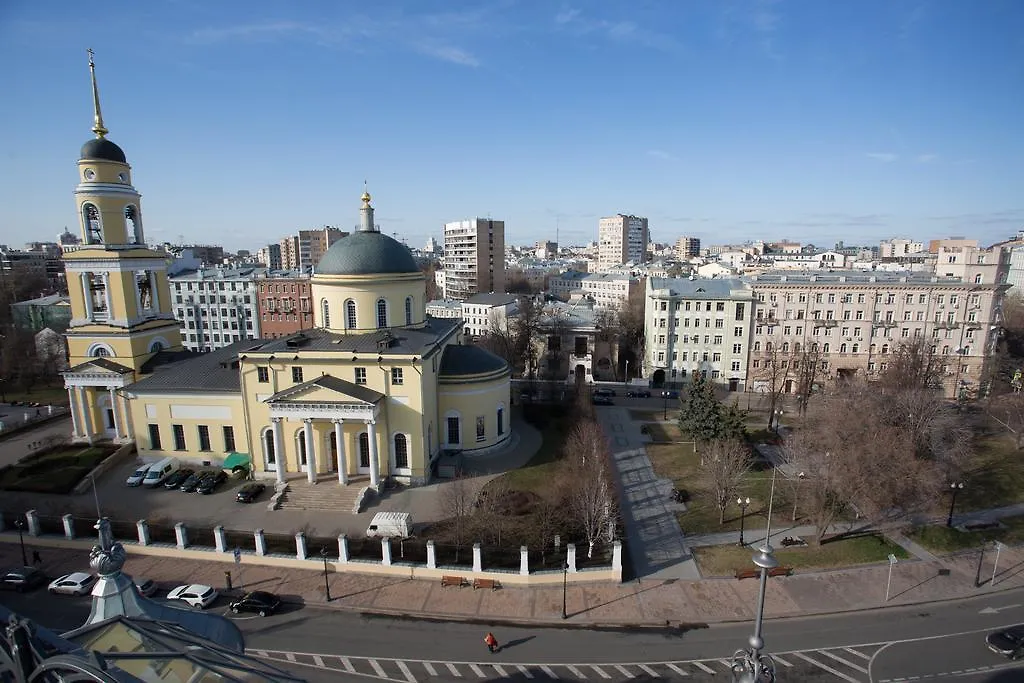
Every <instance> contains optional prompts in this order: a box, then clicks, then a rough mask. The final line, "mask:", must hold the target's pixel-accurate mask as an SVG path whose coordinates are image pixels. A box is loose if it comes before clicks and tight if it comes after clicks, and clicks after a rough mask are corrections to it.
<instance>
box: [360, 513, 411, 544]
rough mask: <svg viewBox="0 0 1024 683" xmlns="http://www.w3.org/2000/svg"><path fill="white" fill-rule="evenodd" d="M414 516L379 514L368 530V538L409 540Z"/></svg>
mask: <svg viewBox="0 0 1024 683" xmlns="http://www.w3.org/2000/svg"><path fill="white" fill-rule="evenodd" d="M410 536H412V515H411V514H409V513H408V512H378V513H377V514H375V515H374V516H373V520H372V521H371V522H370V526H369V527H368V528H367V529H366V537H367V538H385V537H386V538H409V537H410Z"/></svg>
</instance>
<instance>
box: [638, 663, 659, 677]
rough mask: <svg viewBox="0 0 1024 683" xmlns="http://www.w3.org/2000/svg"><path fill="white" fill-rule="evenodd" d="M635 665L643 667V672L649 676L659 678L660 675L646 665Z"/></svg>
mask: <svg viewBox="0 0 1024 683" xmlns="http://www.w3.org/2000/svg"><path fill="white" fill-rule="evenodd" d="M637 666H638V667H640V668H641V669H643V670H644V673H646V674H647V675H648V676H650V677H651V678H661V676H659V675H658V672H657V671H655V670H654V669H652V668H651V667H649V666H647V665H646V664H637Z"/></svg>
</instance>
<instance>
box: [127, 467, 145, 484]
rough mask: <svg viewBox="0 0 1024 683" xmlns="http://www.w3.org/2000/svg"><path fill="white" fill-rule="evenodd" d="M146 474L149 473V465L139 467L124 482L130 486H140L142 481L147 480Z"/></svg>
mask: <svg viewBox="0 0 1024 683" xmlns="http://www.w3.org/2000/svg"><path fill="white" fill-rule="evenodd" d="M146 472H149V465H139V466H138V467H137V468H135V471H134V472H132V473H131V475H129V477H128V478H127V479H125V480H124V483H125V484H126V485H128V486H138V485H139V484H141V483H142V480H143V479H145V477H146Z"/></svg>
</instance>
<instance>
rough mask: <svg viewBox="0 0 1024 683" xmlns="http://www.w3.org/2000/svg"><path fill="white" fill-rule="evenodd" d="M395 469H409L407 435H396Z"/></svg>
mask: <svg viewBox="0 0 1024 683" xmlns="http://www.w3.org/2000/svg"><path fill="white" fill-rule="evenodd" d="M395 468H396V469H401V470H404V469H408V468H409V442H408V440H407V439H406V438H405V434H395Z"/></svg>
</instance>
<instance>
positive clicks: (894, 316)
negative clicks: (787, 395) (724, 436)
mask: <svg viewBox="0 0 1024 683" xmlns="http://www.w3.org/2000/svg"><path fill="white" fill-rule="evenodd" d="M748 282H749V283H750V285H751V287H752V288H753V291H754V293H755V294H756V298H757V308H756V311H755V323H754V334H753V336H752V343H751V352H750V368H749V370H748V374H749V375H750V377H751V385H752V388H753V390H754V391H757V390H758V386H759V382H761V380H759V379H758V375H759V374H763V372H764V362H765V360H766V359H767V358H768V357H769V356H770V355H771V354H773V353H774V354H775V356H774V358H775V359H776V360H777V361H778V362H780V363H783V362H784V363H787V364H791V363H793V362H794V361H796V362H800V359H801V358H806V354H805V355H804V356H799V355H798V354H801V353H802V352H807V351H813V352H815V353H816V356H815V362H817V363H819V364H820V369H819V373H818V377H820V378H821V380H822V382H824V381H825V380H827V379H836V378H843V377H853V376H858V375H860V376H867V377H868V378H871V377H873V376H876V375H877V373H880V372H882V371H884V370H885V369H886V367H887V364H888V362H889V359H891V357H892V353H893V352H894V351H895V350H896V349H897V348H898V347H899V345H900V344H901V343H905V342H913V341H914V340H924V341H927V342H930V344H931V346H932V348H933V349H934V350H935V353H936V354H938V355H941V356H945V357H946V359H944V361H943V366H944V372H945V377H946V383H945V384H946V391H947V395H948V396H950V397H953V396H958V395H960V394H961V392H962V391H966V392H967V393H968V394H973V393H975V392H977V390H978V389H979V388H981V387H980V383H981V382H982V380H983V378H984V371H985V362H986V359H987V357H988V356H989V355H990V353H991V351H992V348H993V345H994V344H995V342H996V339H997V337H998V326H999V321H1000V319H1001V308H1002V298H1003V294H1004V293H1005V291H1006V289H1007V285H1003V284H996V283H994V282H989V283H978V284H975V283H974V282H973V281H965V280H961V279H958V278H944V277H938V276H934V275H930V274H925V273H910V274H907V273H880V272H873V273H863V272H859V271H836V272H830V273H821V272H819V273H781V272H769V273H764V274H760V275H754V276H751V277H750V278H749V280H748ZM795 374H796V373H793V375H792V376H787V377H784V378H783V389H784V390H785V391H787V392H791V391H796V390H797V386H798V379H797V377H796V376H795ZM762 388H763V387H762Z"/></svg>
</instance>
